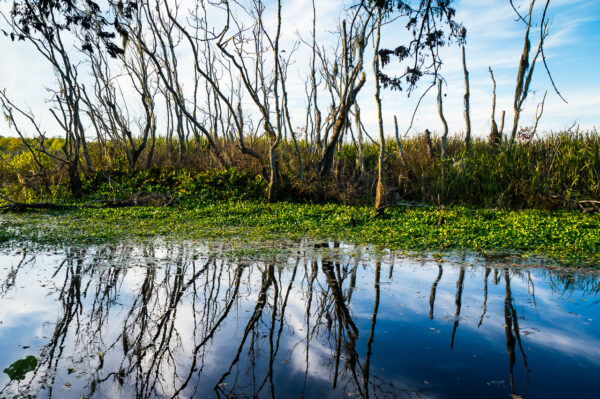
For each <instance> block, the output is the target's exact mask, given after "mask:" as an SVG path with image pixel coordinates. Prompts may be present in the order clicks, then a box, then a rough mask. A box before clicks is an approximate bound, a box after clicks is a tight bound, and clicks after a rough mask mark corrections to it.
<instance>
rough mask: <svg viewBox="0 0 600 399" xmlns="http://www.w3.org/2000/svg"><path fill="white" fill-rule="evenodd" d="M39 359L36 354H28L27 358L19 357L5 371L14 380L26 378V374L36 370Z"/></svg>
mask: <svg viewBox="0 0 600 399" xmlns="http://www.w3.org/2000/svg"><path fill="white" fill-rule="evenodd" d="M37 364H38V361H37V359H36V358H35V356H27V357H26V358H25V359H19V360H17V361H16V362H14V363H13V364H11V365H10V366H8V368H5V369H4V372H5V373H6V374H8V377H9V378H10V379H11V381H13V380H17V381H21V380H24V379H25V375H26V374H27V373H28V372H30V371H33V370H35V368H36V367H37Z"/></svg>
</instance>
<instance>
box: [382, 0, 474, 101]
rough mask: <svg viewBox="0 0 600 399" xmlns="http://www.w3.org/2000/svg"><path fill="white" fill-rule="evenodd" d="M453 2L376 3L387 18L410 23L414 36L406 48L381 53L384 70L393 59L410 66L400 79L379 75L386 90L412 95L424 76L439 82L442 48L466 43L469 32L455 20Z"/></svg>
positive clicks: (384, 0)
mask: <svg viewBox="0 0 600 399" xmlns="http://www.w3.org/2000/svg"><path fill="white" fill-rule="evenodd" d="M371 1H373V0H371ZM452 2H453V0H407V1H402V0H376V5H377V6H378V7H380V8H381V9H382V11H383V12H384V14H385V16H386V17H387V18H395V17H404V18H406V19H408V22H407V24H406V29H407V30H408V31H409V32H410V33H411V34H412V38H411V39H410V41H409V42H408V43H407V44H400V45H399V46H397V47H396V48H393V49H388V48H382V49H380V50H379V58H380V60H381V65H382V67H385V66H386V65H388V64H390V63H391V62H392V60H393V59H394V58H396V59H397V60H398V61H399V62H401V63H402V62H406V63H407V66H406V69H405V70H404V72H403V73H402V74H400V75H396V76H392V75H388V74H386V73H384V72H382V71H380V72H379V73H378V74H379V79H380V81H381V84H382V85H383V87H384V88H390V89H392V90H399V91H401V90H403V89H405V88H406V89H407V90H408V93H409V94H410V92H411V91H412V90H413V89H414V88H415V87H416V86H417V83H418V82H419V80H420V79H421V78H422V77H423V76H434V77H435V78H437V75H438V70H439V67H440V65H441V64H442V60H441V58H440V56H439V49H440V47H443V46H444V45H446V44H450V43H452V42H454V41H456V42H458V43H459V44H464V43H465V40H466V35H467V30H466V28H465V27H464V26H463V25H462V24H461V23H459V22H457V21H456V20H455V16H456V10H455V9H454V8H453V7H451V4H452Z"/></svg>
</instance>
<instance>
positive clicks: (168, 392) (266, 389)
mask: <svg viewBox="0 0 600 399" xmlns="http://www.w3.org/2000/svg"><path fill="white" fill-rule="evenodd" d="M214 253H215V252H214V251H209V250H207V248H206V247H205V246H201V245H191V244H165V243H161V244H155V245H149V244H148V245H129V244H122V245H115V246H102V247H94V248H91V249H87V250H83V249H76V248H66V249H63V250H60V251H54V252H43V251H35V252H28V251H25V250H18V249H11V250H8V249H6V250H4V251H2V252H0V370H4V369H5V368H7V367H9V365H11V364H12V363H14V362H15V361H17V360H19V359H24V358H26V357H27V356H34V357H35V358H36V360H37V362H36V363H37V364H36V366H35V369H34V370H33V371H29V372H28V373H27V374H26V375H25V379H24V380H21V381H17V380H15V381H10V379H9V376H8V374H6V373H3V374H1V375H0V389H1V390H2V393H0V397H13V396H14V395H19V396H22V397H27V396H28V395H30V396H33V397H43V398H44V397H57V398H80V397H86V398H87V397H90V398H91V397H97V398H113V397H114V398H118V397H123V398H127V397H139V398H146V397H156V398H170V397H181V398H189V397H198V398H229V397H234V398H253V397H260V398H263V397H264V398H303V397H304V398H315V397H319V398H323V397H324V398H348V397H365V398H366V397H372V398H456V397H478V398H508V397H511V395H518V396H519V397H523V398H565V397H579V398H587V397H589V398H593V397H598V396H597V395H598V392H600V379H599V378H598V376H599V375H600V277H599V275H598V274H596V273H592V272H577V273H575V272H570V271H564V270H550V269H542V268H532V269H528V268H523V267H508V266H502V265H496V264H492V263H485V262H481V261H478V262H476V263H475V264H474V262H472V259H467V260H466V261H458V260H455V261H447V260H443V261H435V260H426V261H420V260H415V259H406V258H393V257H391V256H369V255H366V254H364V253H363V254H357V253H354V254H352V252H350V253H349V254H346V255H343V254H342V255H336V256H318V255H315V252H314V251H309V250H308V248H299V249H298V251H297V254H296V255H295V256H291V257H290V258H289V259H288V260H287V261H278V262H265V261H243V260H232V259H223V258H222V257H219V256H218V255H213V254H214ZM513 397H516V396H513Z"/></svg>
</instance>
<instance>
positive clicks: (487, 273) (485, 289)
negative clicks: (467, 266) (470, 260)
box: [477, 267, 492, 328]
mask: <svg viewBox="0 0 600 399" xmlns="http://www.w3.org/2000/svg"><path fill="white" fill-rule="evenodd" d="M491 271H492V270H491V268H489V267H486V268H485V278H484V282H483V305H482V306H481V308H482V309H483V312H482V313H481V317H480V318H479V323H477V328H479V327H481V325H482V324H483V318H484V317H485V314H486V313H487V298H488V277H489V276H490V273H491Z"/></svg>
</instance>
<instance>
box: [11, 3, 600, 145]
mask: <svg viewBox="0 0 600 399" xmlns="http://www.w3.org/2000/svg"><path fill="white" fill-rule="evenodd" d="M190 2H193V0H184V4H185V3H190ZM271 2H272V1H271V0H268V1H267V2H266V3H267V15H268V13H269V12H272V10H273V8H272V7H271V8H269V7H268V6H269V3H271ZM10 3H11V2H10V1H7V0H0V9H1V10H4V11H5V10H6V9H7V7H8V6H9V5H10ZM537 3H539V5H538V6H536V11H535V15H534V16H537V17H538V18H539V15H540V11H541V8H542V7H543V3H542V1H541V0H538V1H537ZM347 4H348V0H328V1H317V38H318V41H319V43H320V44H321V45H324V46H329V45H332V44H333V37H334V36H333V34H332V30H333V29H335V27H336V26H338V25H339V22H340V21H341V19H342V18H343V15H344V8H345V6H346V5H347ZM515 4H516V5H517V7H518V8H519V9H520V10H521V11H522V12H525V10H526V8H527V4H528V1H525V0H516V1H515ZM454 7H455V9H456V11H457V13H456V19H457V20H458V21H461V22H462V23H463V24H464V25H465V27H466V28H467V44H466V54H467V67H468V69H469V73H470V87H471V121H472V130H473V134H474V135H478V136H485V135H487V134H488V133H489V130H490V114H491V103H492V94H491V90H492V82H491V79H490V75H489V72H488V68H489V67H491V68H492V69H493V71H494V75H495V78H496V82H497V110H496V114H497V119H498V118H499V115H500V113H501V111H502V110H506V126H507V129H508V126H510V125H511V123H512V118H513V111H512V103H513V97H514V90H515V83H516V75H517V68H518V63H519V59H520V56H521V52H522V48H523V37H524V32H525V27H524V24H523V23H522V22H519V21H517V20H516V14H515V12H514V11H513V9H512V8H511V6H510V4H509V2H508V0H457V1H455V2H454ZM282 13H283V20H284V21H285V23H284V25H283V27H282V29H283V31H282V47H283V48H290V49H291V47H292V43H294V42H297V41H298V39H299V38H304V39H309V37H310V29H311V26H312V12H311V2H310V0H295V1H291V0H284V1H283V10H282ZM549 17H550V21H551V25H550V34H549V36H548V38H547V40H546V45H545V53H546V57H547V62H548V66H549V68H550V71H551V72H552V76H553V78H554V81H555V82H556V85H557V87H558V89H559V90H560V92H561V94H562V95H563V97H564V98H565V99H566V100H567V102H568V103H565V102H563V101H562V100H561V99H560V97H559V96H558V95H557V94H556V93H555V92H554V91H553V89H552V86H551V83H550V80H549V78H548V76H547V73H546V72H545V70H544V68H543V65H542V64H541V63H538V64H537V65H536V68H535V72H534V77H533V82H532V84H531V92H530V94H529V96H528V98H527V101H526V102H525V105H524V107H523V112H522V116H521V125H522V126H528V125H533V123H534V121H535V111H536V106H537V104H538V103H539V102H540V101H541V99H542V97H543V95H544V92H545V91H548V94H547V99H546V103H545V107H544V114H543V116H542V118H541V120H540V124H539V127H538V130H539V131H540V132H542V133H548V132H552V131H558V130H564V129H566V128H569V127H571V126H572V125H574V124H575V125H579V126H580V127H581V128H582V129H593V128H595V127H598V126H600V74H599V73H598V65H600V1H598V0H552V1H551V3H550V8H549ZM2 23H3V21H1V20H0V24H2ZM405 23H406V21H397V22H396V23H393V24H389V25H387V26H385V27H384V28H383V31H382V36H383V42H382V46H383V47H386V46H387V47H395V46H397V45H398V44H400V43H401V42H402V39H403V38H405V37H406V36H405V35H406V32H405V31H404V25H405ZM538 37H539V31H538V30H537V29H535V30H534V31H532V34H531V38H532V47H534V48H535V47H536V46H537V39H538ZM286 46H287V47H286ZM0 54H3V57H2V62H0V89H4V88H6V89H7V92H8V93H9V95H10V96H11V98H12V99H13V101H15V102H16V103H18V104H21V105H24V106H26V107H28V108H30V109H31V110H32V111H33V112H34V113H35V114H36V116H38V118H39V119H40V120H41V121H42V124H44V126H46V128H47V130H48V131H52V130H53V129H55V128H56V127H53V122H52V118H51V116H50V114H49V113H48V111H47V108H48V105H47V104H46V100H47V98H48V97H49V93H48V91H47V90H46V88H47V87H52V86H53V84H54V83H53V82H54V76H53V73H52V70H51V68H50V67H49V66H48V65H47V64H46V63H44V61H43V60H42V58H41V57H40V56H39V55H37V54H36V53H35V51H34V50H33V49H32V48H31V47H30V46H28V45H24V44H23V43H16V44H15V43H12V42H10V40H9V39H8V38H6V37H4V36H0ZM308 54H309V52H308V49H306V48H301V49H300V50H299V51H298V52H297V53H296V58H297V60H296V62H295V63H294V64H293V65H292V66H291V67H290V73H289V81H288V92H289V93H290V95H289V96H290V104H291V107H292V115H294V116H293V118H294V119H295V120H294V123H295V124H296V125H298V126H300V125H301V124H302V123H303V120H304V117H303V113H304V111H303V109H304V105H305V102H306V100H305V97H304V79H305V77H306V74H307V65H308V58H307V56H308ZM441 55H442V60H443V65H442V69H441V73H442V75H443V77H444V79H445V85H444V88H443V89H444V93H445V94H446V97H445V98H444V113H445V117H446V119H447V121H448V124H449V130H450V132H451V133H458V134H460V133H461V132H464V130H465V122H464V117H463V109H464V108H463V95H464V89H465V88H464V78H463V72H462V62H461V50H460V48H459V47H458V46H456V45H452V46H448V47H444V48H443V49H442V51H441ZM365 67H366V71H367V73H368V74H369V75H368V79H367V84H366V85H365V87H364V88H363V90H362V92H361V94H360V96H359V102H360V104H361V108H362V118H363V121H364V123H365V125H366V128H367V131H368V133H369V134H370V135H371V136H376V135H377V112H376V106H375V101H374V97H373V96H374V79H373V77H372V75H371V63H370V60H367V62H366V66H365ZM395 67H396V68H399V66H397V65H394V64H393V63H392V65H390V67H388V68H387V69H386V71H387V72H390V73H393V71H394V68H395ZM402 68H403V67H402ZM427 86H428V82H427V81H423V82H421V84H420V86H419V87H418V88H417V89H416V90H415V91H414V92H413V93H412V95H411V96H410V97H408V96H407V93H406V92H397V91H390V90H384V91H383V94H382V99H383V109H382V112H383V119H384V123H385V132H386V136H392V135H393V117H394V115H395V116H397V118H398V123H399V128H400V131H401V133H402V134H404V133H405V132H407V129H408V127H409V125H410V119H411V116H412V114H413V110H414V107H415V104H416V101H417V99H418V98H419V97H420V95H421V92H422V90H424V89H425V88H426V87H427ZM296 93H297V94H299V95H296V96H294V94H296ZM243 105H244V106H245V107H249V108H251V107H252V103H251V102H250V101H247V102H245V103H244V104H243ZM294 111H296V112H294ZM426 128H428V129H430V130H431V131H433V132H441V130H442V124H441V121H440V119H439V116H438V114H437V105H436V93H435V90H431V91H430V92H429V93H428V95H427V96H426V97H425V98H424V100H423V102H422V103H421V106H420V108H419V111H418V113H417V115H416V118H415V122H414V124H413V127H412V129H411V130H410V131H408V134H409V135H410V134H415V133H419V132H422V131H423V130H424V129H426ZM505 131H506V130H505ZM0 135H4V136H14V135H15V133H14V132H11V131H10V130H9V129H8V126H7V124H6V123H5V122H4V121H1V122H0ZM50 135H52V134H50Z"/></svg>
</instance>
